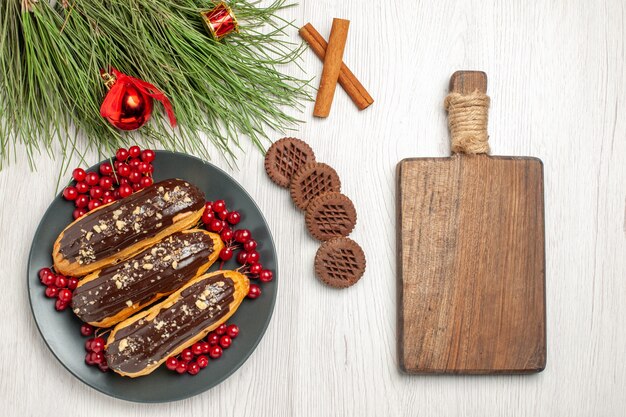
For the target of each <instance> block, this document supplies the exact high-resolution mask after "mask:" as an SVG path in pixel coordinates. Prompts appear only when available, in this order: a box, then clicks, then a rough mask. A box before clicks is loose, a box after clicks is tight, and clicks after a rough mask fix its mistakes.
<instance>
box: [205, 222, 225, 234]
mask: <svg viewBox="0 0 626 417" xmlns="http://www.w3.org/2000/svg"><path fill="white" fill-rule="evenodd" d="M209 228H210V229H211V231H212V232H219V231H220V230H222V229H223V228H224V224H223V223H222V221H221V220H217V219H213V221H212V222H211V225H210V226H209Z"/></svg>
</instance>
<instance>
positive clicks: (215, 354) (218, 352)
mask: <svg viewBox="0 0 626 417" xmlns="http://www.w3.org/2000/svg"><path fill="white" fill-rule="evenodd" d="M209 356H210V357H211V358H213V359H217V358H219V357H220V356H222V348H221V346H219V345H215V346H213V347H212V348H211V351H210V352H209Z"/></svg>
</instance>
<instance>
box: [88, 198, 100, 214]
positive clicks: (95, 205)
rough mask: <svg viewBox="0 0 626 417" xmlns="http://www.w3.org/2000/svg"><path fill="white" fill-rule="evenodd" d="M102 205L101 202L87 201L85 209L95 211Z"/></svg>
mask: <svg viewBox="0 0 626 417" xmlns="http://www.w3.org/2000/svg"><path fill="white" fill-rule="evenodd" d="M101 205H102V201H100V200H89V204H87V208H88V209H89V210H90V211H91V210H94V209H97V208H98V207H100V206H101Z"/></svg>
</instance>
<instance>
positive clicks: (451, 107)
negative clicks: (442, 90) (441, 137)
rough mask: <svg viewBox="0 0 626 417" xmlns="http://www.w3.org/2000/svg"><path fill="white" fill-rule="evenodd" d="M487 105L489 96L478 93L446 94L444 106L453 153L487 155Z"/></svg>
mask: <svg viewBox="0 0 626 417" xmlns="http://www.w3.org/2000/svg"><path fill="white" fill-rule="evenodd" d="M489 103H490V100H489V96H488V95H486V94H484V93H481V92H479V91H474V92H473V93H471V94H459V93H450V94H448V96H447V97H446V99H445V101H444V105H445V107H446V110H447V111H448V126H449V128H450V135H451V136H452V152H453V153H465V154H481V153H486V154H488V153H489V135H488V134H487V122H488V119H489Z"/></svg>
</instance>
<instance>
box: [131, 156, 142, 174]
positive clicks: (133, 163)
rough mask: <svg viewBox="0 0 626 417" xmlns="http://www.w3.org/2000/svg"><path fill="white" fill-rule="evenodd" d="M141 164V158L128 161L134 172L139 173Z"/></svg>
mask: <svg viewBox="0 0 626 417" xmlns="http://www.w3.org/2000/svg"><path fill="white" fill-rule="evenodd" d="M140 163H141V159H139V158H131V159H130V161H128V165H129V166H130V169H132V170H133V171H138V168H139V164H140Z"/></svg>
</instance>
